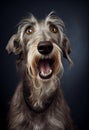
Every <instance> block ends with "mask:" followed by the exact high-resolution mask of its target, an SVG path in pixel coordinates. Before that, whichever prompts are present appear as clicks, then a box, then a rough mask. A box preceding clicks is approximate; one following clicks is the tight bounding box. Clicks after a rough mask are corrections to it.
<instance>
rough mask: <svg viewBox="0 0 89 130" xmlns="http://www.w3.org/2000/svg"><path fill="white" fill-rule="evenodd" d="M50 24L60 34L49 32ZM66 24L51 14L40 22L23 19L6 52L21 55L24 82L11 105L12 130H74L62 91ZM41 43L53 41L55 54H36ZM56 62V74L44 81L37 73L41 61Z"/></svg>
mask: <svg viewBox="0 0 89 130" xmlns="http://www.w3.org/2000/svg"><path fill="white" fill-rule="evenodd" d="M50 24H53V25H55V26H56V27H57V29H58V33H52V32H50V30H49V26H50ZM29 26H33V27H34V32H33V34H31V35H29V36H28V35H27V34H26V33H25V31H26V29H27V27H29ZM63 27H64V23H63V21H62V20H61V19H60V18H59V17H57V16H56V15H55V14H54V12H51V13H50V14H49V15H48V16H47V17H46V18H45V20H42V21H37V19H36V18H35V17H34V16H33V15H31V16H30V17H29V18H27V19H23V20H22V21H21V22H20V24H19V27H18V31H17V34H14V35H13V36H12V37H11V39H10V41H9V43H8V45H7V47H6V49H7V51H8V53H11V52H13V53H15V54H16V55H19V58H18V60H17V66H18V69H19V70H20V72H21V76H22V77H21V79H22V81H21V82H20V83H19V85H18V86H17V88H16V91H15V94H14V96H13V98H12V101H11V104H10V112H9V129H10V130H73V126H72V120H71V117H70V114H69V108H68V106H67V104H66V102H65V100H64V97H63V93H62V90H61V87H60V79H61V77H62V74H63V66H62V62H61V56H62V55H63V56H64V57H65V58H67V60H68V61H69V63H70V64H71V63H72V60H71V59H70V57H69V53H70V44H69V40H68V38H67V37H66V35H65V34H64V32H63ZM40 41H51V43H52V45H53V50H52V52H51V53H50V54H48V55H45V56H44V55H42V54H40V53H39V51H38V50H37V47H38V44H39V42H40ZM44 58H53V59H54V60H55V62H54V64H53V65H52V69H53V74H52V76H51V78H49V79H41V78H40V76H39V72H38V68H37V67H38V62H39V59H44Z"/></svg>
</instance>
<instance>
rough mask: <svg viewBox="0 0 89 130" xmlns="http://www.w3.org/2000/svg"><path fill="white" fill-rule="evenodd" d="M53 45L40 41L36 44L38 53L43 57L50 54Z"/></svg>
mask: <svg viewBox="0 0 89 130" xmlns="http://www.w3.org/2000/svg"><path fill="white" fill-rule="evenodd" d="M52 49H53V45H52V43H51V42H50V41H41V42H39V44H38V51H39V52H40V53H41V54H43V55H48V54H49V53H51V52H52Z"/></svg>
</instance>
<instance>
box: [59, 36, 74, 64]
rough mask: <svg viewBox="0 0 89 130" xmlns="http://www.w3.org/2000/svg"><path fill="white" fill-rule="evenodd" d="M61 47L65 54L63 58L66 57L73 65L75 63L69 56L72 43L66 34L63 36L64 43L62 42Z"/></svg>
mask: <svg viewBox="0 0 89 130" xmlns="http://www.w3.org/2000/svg"><path fill="white" fill-rule="evenodd" d="M60 47H61V49H62V52H63V57H65V58H66V59H67V60H68V62H69V63H70V64H73V62H72V60H71V58H70V56H69V54H70V53H71V48H70V41H69V39H68V37H67V36H66V35H65V34H64V36H63V41H62V44H61V45H60Z"/></svg>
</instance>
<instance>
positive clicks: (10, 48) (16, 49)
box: [6, 34, 22, 55]
mask: <svg viewBox="0 0 89 130" xmlns="http://www.w3.org/2000/svg"><path fill="white" fill-rule="evenodd" d="M6 50H7V52H8V54H10V53H12V52H13V53H14V54H15V55H18V54H20V53H21V51H22V47H21V44H20V41H19V38H18V34H14V35H13V36H12V37H11V38H10V40H9V42H8V44H7V46H6Z"/></svg>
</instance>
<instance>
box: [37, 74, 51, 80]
mask: <svg viewBox="0 0 89 130" xmlns="http://www.w3.org/2000/svg"><path fill="white" fill-rule="evenodd" d="M52 74H53V72H52V73H51V74H49V75H47V76H43V75H41V73H39V77H40V78H41V79H44V80H47V79H50V78H51V77H52Z"/></svg>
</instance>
